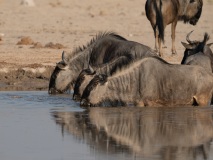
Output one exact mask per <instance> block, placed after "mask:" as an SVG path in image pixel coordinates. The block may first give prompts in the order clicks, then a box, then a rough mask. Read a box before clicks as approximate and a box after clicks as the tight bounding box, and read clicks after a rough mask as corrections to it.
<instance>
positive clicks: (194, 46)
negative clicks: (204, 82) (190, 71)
mask: <svg viewBox="0 0 213 160" xmlns="http://www.w3.org/2000/svg"><path fill="white" fill-rule="evenodd" d="M192 32H193V31H191V32H190V33H188V34H187V36H186V40H187V42H188V44H187V43H185V42H181V43H182V45H183V46H184V47H185V51H184V57H183V59H182V61H181V64H185V61H186V59H187V58H188V57H189V56H191V55H194V54H196V53H200V52H202V53H203V54H204V55H206V56H209V57H210V59H212V61H213V53H212V51H211V49H210V46H211V45H212V44H213V43H209V44H206V43H207V41H208V40H209V35H208V34H207V33H205V34H204V39H203V41H191V40H190V39H189V36H190V34H191V33H192Z"/></svg>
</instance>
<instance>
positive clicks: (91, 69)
mask: <svg viewBox="0 0 213 160" xmlns="http://www.w3.org/2000/svg"><path fill="white" fill-rule="evenodd" d="M88 67H89V70H90V71H91V72H92V73H94V72H95V71H94V69H93V68H92V66H91V65H90V64H89V66H88Z"/></svg>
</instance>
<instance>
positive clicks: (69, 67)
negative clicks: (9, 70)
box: [49, 32, 155, 94]
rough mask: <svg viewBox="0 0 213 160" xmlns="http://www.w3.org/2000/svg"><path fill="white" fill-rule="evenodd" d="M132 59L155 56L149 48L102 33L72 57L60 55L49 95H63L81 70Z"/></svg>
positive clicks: (117, 36)
mask: <svg viewBox="0 0 213 160" xmlns="http://www.w3.org/2000/svg"><path fill="white" fill-rule="evenodd" d="M126 54H131V55H132V56H133V57H137V56H139V57H141V55H142V56H145V55H153V54H155V52H154V51H152V50H151V49H150V48H149V47H147V46H145V45H142V44H139V43H137V42H133V41H128V40H126V39H125V38H123V37H121V36H119V35H117V34H115V33H108V32H107V33H102V34H99V35H97V36H96V38H93V39H92V40H91V41H90V43H88V45H87V46H84V47H83V48H79V49H77V50H76V51H74V53H73V54H72V55H68V54H65V53H63V54H62V61H61V62H59V63H58V64H57V66H56V67H55V70H54V71H53V73H52V75H51V78H50V82H49V93H50V94H52V93H56V92H58V93H63V92H65V91H66V90H68V89H69V88H70V87H73V85H74V84H75V81H76V79H77V77H78V75H79V73H80V72H81V70H82V69H84V68H86V67H88V65H89V64H90V65H91V66H92V67H93V66H98V65H102V64H105V63H108V62H109V61H111V60H114V59H115V58H118V57H120V56H123V55H126Z"/></svg>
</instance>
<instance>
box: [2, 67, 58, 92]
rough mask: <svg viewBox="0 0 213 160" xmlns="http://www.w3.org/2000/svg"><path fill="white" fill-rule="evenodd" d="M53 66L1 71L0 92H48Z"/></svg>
mask: <svg viewBox="0 0 213 160" xmlns="http://www.w3.org/2000/svg"><path fill="white" fill-rule="evenodd" d="M53 69H54V67H53V66H40V67H39V68H29V67H24V68H18V69H7V70H6V69H5V70H4V71H0V91H35V90H36V91H38V90H39V91H45V90H48V85H49V79H50V76H51V73H52V71H53Z"/></svg>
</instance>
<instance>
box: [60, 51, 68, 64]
mask: <svg viewBox="0 0 213 160" xmlns="http://www.w3.org/2000/svg"><path fill="white" fill-rule="evenodd" d="M61 59H62V61H63V62H64V63H65V64H68V58H67V52H66V51H63V52H62V56H61Z"/></svg>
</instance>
